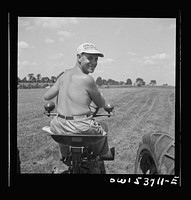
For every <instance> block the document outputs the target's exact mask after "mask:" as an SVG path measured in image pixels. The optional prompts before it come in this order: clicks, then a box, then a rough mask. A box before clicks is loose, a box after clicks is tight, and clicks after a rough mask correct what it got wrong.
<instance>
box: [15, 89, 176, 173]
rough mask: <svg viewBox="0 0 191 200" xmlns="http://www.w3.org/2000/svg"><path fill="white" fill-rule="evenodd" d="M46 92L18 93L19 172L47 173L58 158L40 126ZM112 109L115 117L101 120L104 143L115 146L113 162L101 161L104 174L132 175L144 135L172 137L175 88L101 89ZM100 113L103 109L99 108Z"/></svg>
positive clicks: (44, 122) (47, 120)
mask: <svg viewBox="0 0 191 200" xmlns="http://www.w3.org/2000/svg"><path fill="white" fill-rule="evenodd" d="M46 90H47V89H20V90H18V114H17V115H18V117H17V145H18V148H19V150H20V159H21V173H50V171H51V169H52V167H53V166H54V165H55V163H56V161H57V159H58V156H59V155H58V146H57V143H56V142H54V141H53V140H52V139H51V138H50V137H49V136H47V135H46V133H45V132H43V131H42V127H43V126H47V125H49V123H50V120H51V118H49V117H47V116H44V115H43V111H44V108H43V106H44V104H45V101H44V100H43V95H44V93H45V92H46ZM101 92H102V93H103V94H104V96H105V97H106V100H108V101H110V102H112V103H113V104H114V106H115V109H114V110H115V116H114V117H111V118H107V117H102V118H100V119H99V118H97V119H98V120H104V121H105V122H107V124H108V127H109V134H108V140H109V145H110V146H115V149H116V155H115V160H114V161H105V166H106V171H107V173H108V174H133V172H134V162H135V158H136V151H137V148H138V144H139V142H140V141H141V138H142V136H143V135H144V134H146V133H148V132H152V131H157V130H158V131H163V132H167V133H169V134H170V135H172V136H174V135H175V88H173V87H172V88H159V87H151V88H133V87H132V88H109V89H101ZM100 112H103V109H100Z"/></svg>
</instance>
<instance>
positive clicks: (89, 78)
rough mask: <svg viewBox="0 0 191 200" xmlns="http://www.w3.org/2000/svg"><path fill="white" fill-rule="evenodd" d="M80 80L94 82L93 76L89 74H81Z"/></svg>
mask: <svg viewBox="0 0 191 200" xmlns="http://www.w3.org/2000/svg"><path fill="white" fill-rule="evenodd" d="M82 81H84V82H85V83H95V81H94V79H93V77H92V76H90V75H89V74H83V75H82Z"/></svg>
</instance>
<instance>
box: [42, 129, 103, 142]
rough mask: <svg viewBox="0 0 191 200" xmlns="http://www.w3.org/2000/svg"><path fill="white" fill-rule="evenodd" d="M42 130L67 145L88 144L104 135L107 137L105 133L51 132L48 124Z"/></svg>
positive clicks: (97, 140)
mask: <svg viewBox="0 0 191 200" xmlns="http://www.w3.org/2000/svg"><path fill="white" fill-rule="evenodd" d="M42 130H43V131H45V132H47V133H48V135H50V136H51V137H52V138H53V140H55V141H56V142H57V143H60V144H64V145H69V146H73V145H75V146H88V145H92V144H95V143H97V142H99V141H100V140H101V139H103V138H104V137H107V133H106V132H105V134H104V135H82V134H74V133H67V134H55V133H53V132H51V130H50V126H45V127H43V128H42Z"/></svg>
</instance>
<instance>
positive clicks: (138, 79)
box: [136, 78, 145, 87]
mask: <svg viewBox="0 0 191 200" xmlns="http://www.w3.org/2000/svg"><path fill="white" fill-rule="evenodd" d="M136 85H137V86H139V87H140V86H142V85H145V82H144V81H143V79H142V78H137V79H136Z"/></svg>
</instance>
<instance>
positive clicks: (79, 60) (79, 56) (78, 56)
mask: <svg viewBox="0 0 191 200" xmlns="http://www.w3.org/2000/svg"><path fill="white" fill-rule="evenodd" d="M81 57H82V56H81V55H80V54H77V61H78V63H81Z"/></svg>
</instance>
